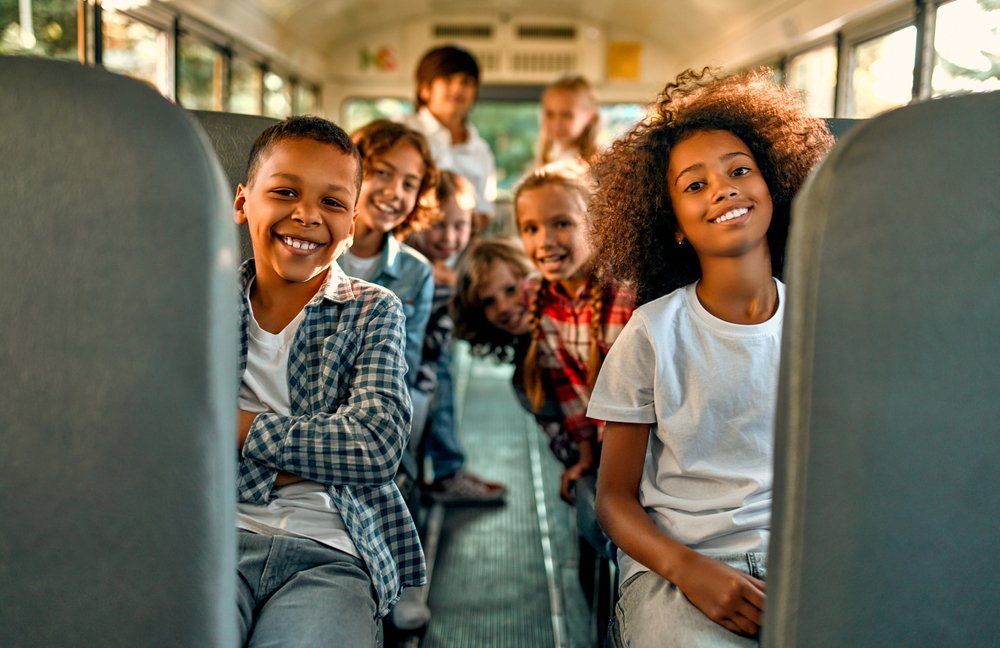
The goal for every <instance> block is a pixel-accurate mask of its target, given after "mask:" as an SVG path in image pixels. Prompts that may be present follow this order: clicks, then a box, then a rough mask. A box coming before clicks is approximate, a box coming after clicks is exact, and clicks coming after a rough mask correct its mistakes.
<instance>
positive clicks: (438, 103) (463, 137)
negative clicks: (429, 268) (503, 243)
mask: <svg viewBox="0 0 1000 648" xmlns="http://www.w3.org/2000/svg"><path fill="white" fill-rule="evenodd" d="M478 92H479V64H478V63H476V59H475V57H473V56H472V54H470V53H469V52H468V51H466V50H464V49H462V48H460V47H455V46H453V45H445V46H443V47H437V48H434V49H432V50H430V51H429V52H427V53H426V54H424V56H423V58H421V59H420V63H419V64H418V65H417V98H416V101H417V103H416V107H417V112H416V114H413V115H408V116H406V117H405V118H403V123H405V124H406V125H407V126H409V127H410V128H412V129H414V130H416V131H419V132H420V133H422V134H423V135H424V137H426V138H427V141H428V143H429V144H430V147H431V154H432V155H433V156H434V161H435V162H436V163H437V166H438V168H440V169H450V170H452V171H455V172H457V173H459V174H461V175H463V176H465V177H466V178H467V179H468V180H469V181H470V182H471V183H472V186H473V187H475V189H476V222H475V225H476V231H482V230H483V228H485V227H486V225H487V224H488V223H489V221H490V219H491V218H492V217H493V214H494V207H493V201H494V200H495V199H496V193H497V186H496V184H497V183H496V162H495V161H494V159H493V152H492V151H491V150H490V147H489V144H487V143H486V141H485V140H484V139H483V138H482V137H480V136H479V132H478V131H477V130H476V127H475V126H473V125H472V124H470V123H468V117H469V113H470V112H472V107H473V106H474V105H475V103H476V95H477V94H478Z"/></svg>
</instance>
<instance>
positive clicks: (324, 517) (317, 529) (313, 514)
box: [237, 282, 359, 557]
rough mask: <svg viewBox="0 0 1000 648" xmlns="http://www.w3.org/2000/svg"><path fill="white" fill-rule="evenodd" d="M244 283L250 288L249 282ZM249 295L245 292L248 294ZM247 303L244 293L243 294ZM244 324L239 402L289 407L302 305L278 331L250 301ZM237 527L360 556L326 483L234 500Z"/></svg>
mask: <svg viewBox="0 0 1000 648" xmlns="http://www.w3.org/2000/svg"><path fill="white" fill-rule="evenodd" d="M252 285H253V282H250V284H249V285H248V286H247V291H248V292H249V290H250V286H252ZM248 298H249V295H248ZM248 303H249V299H248ZM250 314H251V317H250V322H249V326H248V327H247V334H248V340H247V366H246V371H244V373H243V377H242V380H241V381H240V391H239V407H240V409H243V410H246V411H248V412H275V413H277V414H281V415H283V416H288V415H289V414H290V413H291V399H290V396H289V393H288V358H289V353H290V351H291V347H292V343H293V342H294V341H295V333H296V332H297V331H298V329H299V325H300V324H301V323H302V320H304V319H305V310H304V309H303V310H302V311H300V312H299V314H298V315H296V316H295V319H293V320H292V321H291V322H289V324H288V326H286V327H285V328H284V329H283V330H281V331H280V332H278V333H270V332H268V331H265V330H264V329H262V328H261V327H260V325H259V324H257V318H256V317H255V316H253V305H252V304H251V306H250ZM237 527H238V528H240V529H245V530H247V531H253V532H254V533H260V534H262V535H293V536H302V537H306V538H312V539H313V540H315V541H317V542H320V543H322V544H325V545H327V546H330V547H333V548H334V549H339V550H340V551H343V552H344V553H348V554H350V555H352V556H355V557H359V555H358V550H357V548H356V547H355V546H354V542H353V541H352V540H351V536H350V535H349V534H348V533H347V527H346V526H345V525H344V521H343V519H342V518H341V517H340V512H339V511H338V510H337V507H336V506H335V505H334V503H333V499H332V498H331V497H330V494H329V493H328V492H327V490H326V487H325V486H324V485H323V484H320V483H319V482H314V481H301V482H296V483H294V484H289V485H287V486H282V487H280V488H277V489H275V490H274V493H273V494H272V497H271V499H270V501H268V503H267V504H248V503H246V502H239V503H238V504H237Z"/></svg>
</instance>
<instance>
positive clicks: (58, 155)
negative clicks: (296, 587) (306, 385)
mask: <svg viewBox="0 0 1000 648" xmlns="http://www.w3.org/2000/svg"><path fill="white" fill-rule="evenodd" d="M0 78H2V79H3V90H2V92H0V123H2V124H3V128H2V129H0V151H3V154H2V155H0V166H2V168H0V196H2V197H3V207H2V210H3V220H4V241H5V245H4V247H5V249H4V252H3V254H2V255H0V329H2V330H3V336H2V338H0V399H2V404H0V435H2V437H0V438H2V448H0V519H2V520H3V522H2V524H3V530H2V531H0V645H3V646H5V647H21V646H33V647H34V646H87V647H93V646H102V647H103V646H123V647H125V646H127V647H129V648H134V647H136V646H171V647H176V646H192V647H194V646H197V647H204V646H227V647H228V646H233V645H235V642H236V641H237V639H236V636H237V635H236V608H235V578H236V577H235V566H236V537H235V536H236V532H235V525H234V524H233V522H234V519H235V494H234V486H233V485H234V483H235V460H236V447H235V438H234V433H235V428H236V411H235V398H234V394H235V393H236V389H237V375H236V367H237V362H238V348H239V347H238V306H237V304H238V301H237V293H236V286H237V284H236V271H235V269H236V266H237V254H238V252H237V247H236V237H235V234H234V228H233V227H232V217H231V212H232V208H231V202H230V200H229V197H228V191H227V189H228V188H227V182H226V181H225V179H224V176H223V174H222V170H221V168H220V167H219V163H218V161H217V160H216V158H215V155H214V153H213V152H212V149H211V147H210V145H209V143H208V141H207V140H206V138H205V136H204V134H203V133H202V132H201V130H200V128H199V127H198V126H197V124H196V123H195V121H194V120H193V119H191V117H190V116H189V115H187V113H186V112H185V111H184V110H183V109H181V108H179V107H177V106H175V105H173V104H171V103H170V102H168V101H167V100H165V99H164V98H163V97H161V96H160V95H159V94H157V93H156V92H155V91H154V90H152V89H151V88H149V87H148V86H146V85H144V84H142V83H140V82H137V81H134V80H131V79H128V78H126V77H123V76H120V75H116V74H112V73H110V72H107V71H105V70H102V69H95V68H90V67H85V66H81V65H78V64H75V63H68V62H62V61H54V60H45V59H35V58H29V57H0Z"/></svg>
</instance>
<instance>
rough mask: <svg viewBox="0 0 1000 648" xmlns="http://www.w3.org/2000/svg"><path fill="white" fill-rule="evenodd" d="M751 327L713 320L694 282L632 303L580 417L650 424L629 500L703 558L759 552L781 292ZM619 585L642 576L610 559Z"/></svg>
mask: <svg viewBox="0 0 1000 648" xmlns="http://www.w3.org/2000/svg"><path fill="white" fill-rule="evenodd" d="M775 284H776V286H777V291H778V308H777V312H776V313H775V314H774V315H773V316H772V317H771V318H770V319H769V320H768V321H766V322H763V323H761V324H754V325H741V324H733V323H731V322H726V321H724V320H721V319H719V318H717V317H715V316H713V315H712V314H711V313H709V312H708V311H707V310H705V308H704V306H702V304H701V302H700V301H699V300H698V296H697V294H696V292H695V286H696V284H690V285H688V286H685V287H684V288H680V289H678V290H675V291H674V292H672V293H670V294H669V295H666V296H664V297H661V298H659V299H656V300H654V301H652V302H649V303H648V304H644V305H643V306H641V307H640V308H638V309H636V311H635V312H634V313H633V315H632V318H631V320H629V322H628V324H627V325H626V326H625V329H624V330H623V331H622V333H621V335H620V336H619V337H618V339H617V340H616V341H615V343H614V345H613V346H612V347H611V351H610V353H609V354H608V357H607V359H606V360H605V361H604V365H603V367H602V368H601V373H600V376H599V377H598V379H597V384H596V385H595V386H594V393H593V395H592V396H591V399H590V406H589V408H588V410H587V415H588V416H590V417H592V418H596V419H600V420H605V421H615V422H622V423H648V424H650V432H649V444H648V446H647V450H646V460H645V465H644V467H643V474H642V478H641V480H640V484H639V501H640V503H641V504H642V505H643V507H644V508H645V509H646V512H647V513H648V514H649V516H650V518H651V519H652V520H653V523H654V524H656V526H657V528H659V529H660V530H661V531H662V532H663V533H664V534H665V535H667V536H669V537H671V538H673V539H674V540H676V541H678V542H680V543H682V544H685V545H687V546H689V547H691V548H692V549H694V550H696V551H699V552H701V553H704V554H706V555H721V554H727V553H734V552H751V551H766V550H767V545H768V539H769V536H770V531H769V529H770V522H771V483H772V457H773V448H774V415H775V406H776V402H777V384H778V362H779V359H780V355H781V325H782V319H783V317H784V303H785V290H784V285H783V284H782V283H781V282H780V281H777V280H775ZM619 565H620V567H621V582H625V581H626V580H627V579H628V578H629V577H630V576H632V575H634V574H636V573H639V572H641V571H646V570H647V569H648V568H647V567H645V566H644V565H641V564H640V563H638V562H636V561H635V560H633V559H632V558H631V557H629V556H628V555H626V554H624V553H623V552H621V551H619Z"/></svg>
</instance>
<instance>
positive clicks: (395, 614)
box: [389, 586, 431, 630]
mask: <svg viewBox="0 0 1000 648" xmlns="http://www.w3.org/2000/svg"><path fill="white" fill-rule="evenodd" d="M426 590H427V587H426V586H424V587H407V588H405V589H403V593H402V594H401V595H400V597H399V600H398V601H396V606H395V607H393V608H392V612H390V613H389V619H390V620H391V621H392V625H394V626H396V627H397V628H399V629H400V630H417V629H418V628H422V627H424V626H425V625H427V622H428V621H430V620H431V609H430V608H429V607H427V603H425V602H424V601H425V600H426V594H427V592H426Z"/></svg>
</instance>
